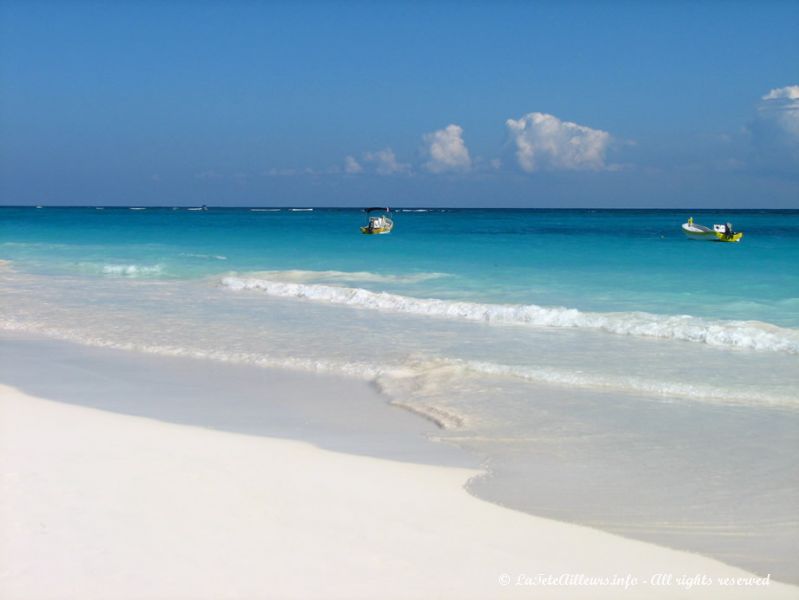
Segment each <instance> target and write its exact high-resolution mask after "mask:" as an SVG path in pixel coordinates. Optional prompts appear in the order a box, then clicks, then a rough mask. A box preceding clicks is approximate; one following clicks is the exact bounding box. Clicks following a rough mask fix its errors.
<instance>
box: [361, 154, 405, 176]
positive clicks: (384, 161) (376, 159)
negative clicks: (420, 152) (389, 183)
mask: <svg viewBox="0 0 799 600" xmlns="http://www.w3.org/2000/svg"><path fill="white" fill-rule="evenodd" d="M363 159H364V160H365V161H367V162H371V163H374V164H375V170H376V171H377V173H378V175H394V174H396V173H408V172H410V170H411V166H410V165H409V164H406V163H401V162H398V161H397V157H396V155H395V154H394V151H393V150H392V149H391V148H383V149H382V150H378V151H377V152H367V153H366V154H364V155H363Z"/></svg>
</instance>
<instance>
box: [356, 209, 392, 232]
mask: <svg viewBox="0 0 799 600" xmlns="http://www.w3.org/2000/svg"><path fill="white" fill-rule="evenodd" d="M375 211H381V212H385V213H388V212H391V209H390V208H388V207H385V208H383V207H381V206H373V207H371V208H367V209H365V211H364V212H365V213H366V214H367V215H368V214H369V213H371V212H375ZM392 229H394V221H392V220H391V219H389V218H388V215H380V216H377V217H369V222H368V223H367V224H366V225H364V226H363V227H361V233H365V234H367V235H377V234H383V233H391V230H392Z"/></svg>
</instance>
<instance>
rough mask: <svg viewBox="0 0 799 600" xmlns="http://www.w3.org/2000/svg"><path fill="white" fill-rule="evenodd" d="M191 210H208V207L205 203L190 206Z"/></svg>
mask: <svg viewBox="0 0 799 600" xmlns="http://www.w3.org/2000/svg"><path fill="white" fill-rule="evenodd" d="M189 210H208V207H207V206H206V205H205V204H203V205H202V206H198V207H195V208H190V209H189Z"/></svg>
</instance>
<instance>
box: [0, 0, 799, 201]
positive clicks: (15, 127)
mask: <svg viewBox="0 0 799 600" xmlns="http://www.w3.org/2000/svg"><path fill="white" fill-rule="evenodd" d="M797 29H799V3H797V2H757V3H756V2H695V3H690V2H650V3H647V2H609V1H602V2H540V3H534V2H527V3H515V2H493V3H480V2H474V3H465V4H461V3H456V2H437V3H436V2H427V3H425V2H413V3H400V2H397V3H367V2H326V3H322V2H318V3H313V2H311V3H296V4H290V3H264V2H244V1H240V2H235V1H234V2H221V1H220V2H188V1H185V2H183V1H180V2H177V1H173V2H166V1H164V2H156V1H148V2H127V3H126V2H77V1H76V2H37V1H35V0H33V1H26V2H16V1H10V0H0V203H2V204H25V203H32V204H156V205H158V204H162V205H172V204H209V205H270V204H271V205H314V206H325V205H355V206H359V205H363V204H372V203H378V204H383V203H386V204H395V205H425V206H433V205H448V206H459V205H460V206H531V207H536V206H542V207H548V206H554V207H560V206H563V207H574V206H577V207H582V206H585V207H593V206H601V207H697V208H699V207H725V206H726V207H751V208H760V207H763V208H799V35H797V34H796V31H797Z"/></svg>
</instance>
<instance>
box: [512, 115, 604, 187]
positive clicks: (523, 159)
mask: <svg viewBox="0 0 799 600" xmlns="http://www.w3.org/2000/svg"><path fill="white" fill-rule="evenodd" d="M505 125H506V126H507V127H508V131H509V133H510V135H511V138H512V139H513V141H514V143H515V144H516V158H517V159H518V161H519V166H520V167H521V168H522V169H524V170H525V171H527V172H528V173H532V172H533V171H536V170H539V169H566V170H594V171H598V170H602V169H605V168H606V166H605V151H606V150H607V148H608V145H609V144H610V141H611V137H610V134H609V133H608V132H606V131H601V130H599V129H592V128H590V127H586V126H585V125H578V124H577V123H571V122H569V121H561V120H560V119H558V118H557V117H556V116H554V115H549V114H546V113H540V112H533V113H529V114H527V115H524V116H523V117H522V118H520V119H508V120H507V121H506V122H505Z"/></svg>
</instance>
